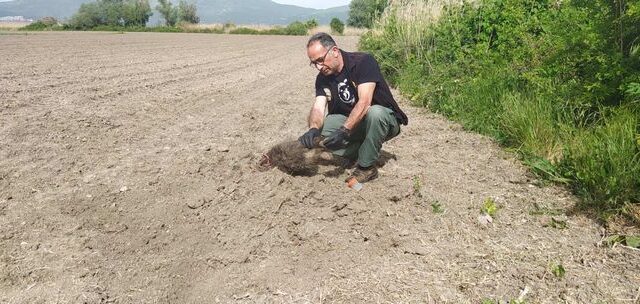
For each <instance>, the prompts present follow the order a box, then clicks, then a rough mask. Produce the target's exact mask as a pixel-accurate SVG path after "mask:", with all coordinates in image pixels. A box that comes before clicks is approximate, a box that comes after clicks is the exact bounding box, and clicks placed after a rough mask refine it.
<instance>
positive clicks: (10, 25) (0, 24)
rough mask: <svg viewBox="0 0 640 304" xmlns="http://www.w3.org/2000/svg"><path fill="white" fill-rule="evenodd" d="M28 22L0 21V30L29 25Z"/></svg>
mask: <svg viewBox="0 0 640 304" xmlns="http://www.w3.org/2000/svg"><path fill="white" fill-rule="evenodd" d="M29 24H30V22H1V21H0V31H2V30H5V31H15V30H17V29H19V28H21V27H23V26H27V25H29Z"/></svg>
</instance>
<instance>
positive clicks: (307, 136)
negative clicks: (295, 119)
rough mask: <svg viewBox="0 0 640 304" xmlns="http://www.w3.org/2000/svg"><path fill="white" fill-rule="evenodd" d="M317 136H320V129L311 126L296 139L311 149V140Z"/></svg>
mask: <svg viewBox="0 0 640 304" xmlns="http://www.w3.org/2000/svg"><path fill="white" fill-rule="evenodd" d="M318 136H320V130H318V128H311V129H309V131H307V132H306V133H304V134H302V136H300V138H298V141H300V143H302V144H303V145H304V146H305V147H307V149H311V148H313V140H314V139H315V138H316V137H318Z"/></svg>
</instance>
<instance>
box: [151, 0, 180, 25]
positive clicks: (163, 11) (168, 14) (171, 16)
mask: <svg viewBox="0 0 640 304" xmlns="http://www.w3.org/2000/svg"><path fill="white" fill-rule="evenodd" d="M156 10H158V12H159V13H160V15H162V18H163V19H164V23H165V25H167V26H174V25H176V22H178V10H177V9H176V8H175V7H173V3H171V1H169V0H158V5H156Z"/></svg>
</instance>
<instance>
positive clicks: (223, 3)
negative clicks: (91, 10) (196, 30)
mask: <svg viewBox="0 0 640 304" xmlns="http://www.w3.org/2000/svg"><path fill="white" fill-rule="evenodd" d="M93 1H94V0H56V1H51V0H13V1H9V2H0V17H2V16H24V17H25V18H32V19H39V18H42V17H45V16H52V17H55V18H58V19H61V20H64V19H68V18H70V17H71V16H72V15H73V14H74V13H75V12H77V11H78V8H80V5H81V4H82V3H89V2H93ZM52 2H55V3H52ZM150 2H151V7H152V8H154V7H155V6H156V3H157V1H155V0H151V1H150ZM196 6H197V7H198V15H199V16H200V22H201V23H225V22H233V23H236V24H268V25H278V24H280V25H283V24H289V23H291V22H293V21H304V20H308V19H311V18H315V19H317V20H318V22H319V23H320V24H328V23H329V21H330V20H331V19H332V18H334V17H335V18H339V19H341V20H343V21H346V19H347V16H348V14H349V6H347V5H345V6H338V7H333V8H327V9H314V8H306V7H300V6H295V5H290V4H279V3H275V2H273V1H271V0H245V1H233V0H197V1H196ZM153 13H154V14H153V16H152V19H151V20H150V21H149V24H157V23H159V22H160V14H159V13H158V12H157V11H155V9H154V11H153Z"/></svg>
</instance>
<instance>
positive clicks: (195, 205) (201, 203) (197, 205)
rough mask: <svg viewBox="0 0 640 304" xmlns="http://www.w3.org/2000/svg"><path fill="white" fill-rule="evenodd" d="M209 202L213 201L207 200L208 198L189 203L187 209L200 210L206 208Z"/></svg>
mask: <svg viewBox="0 0 640 304" xmlns="http://www.w3.org/2000/svg"><path fill="white" fill-rule="evenodd" d="M209 202H211V200H209V199H206V198H204V197H203V198H201V199H199V200H197V201H195V202H194V201H191V202H188V203H187V207H189V208H191V209H198V208H200V207H202V206H204V205H205V204H208V203H209Z"/></svg>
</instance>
